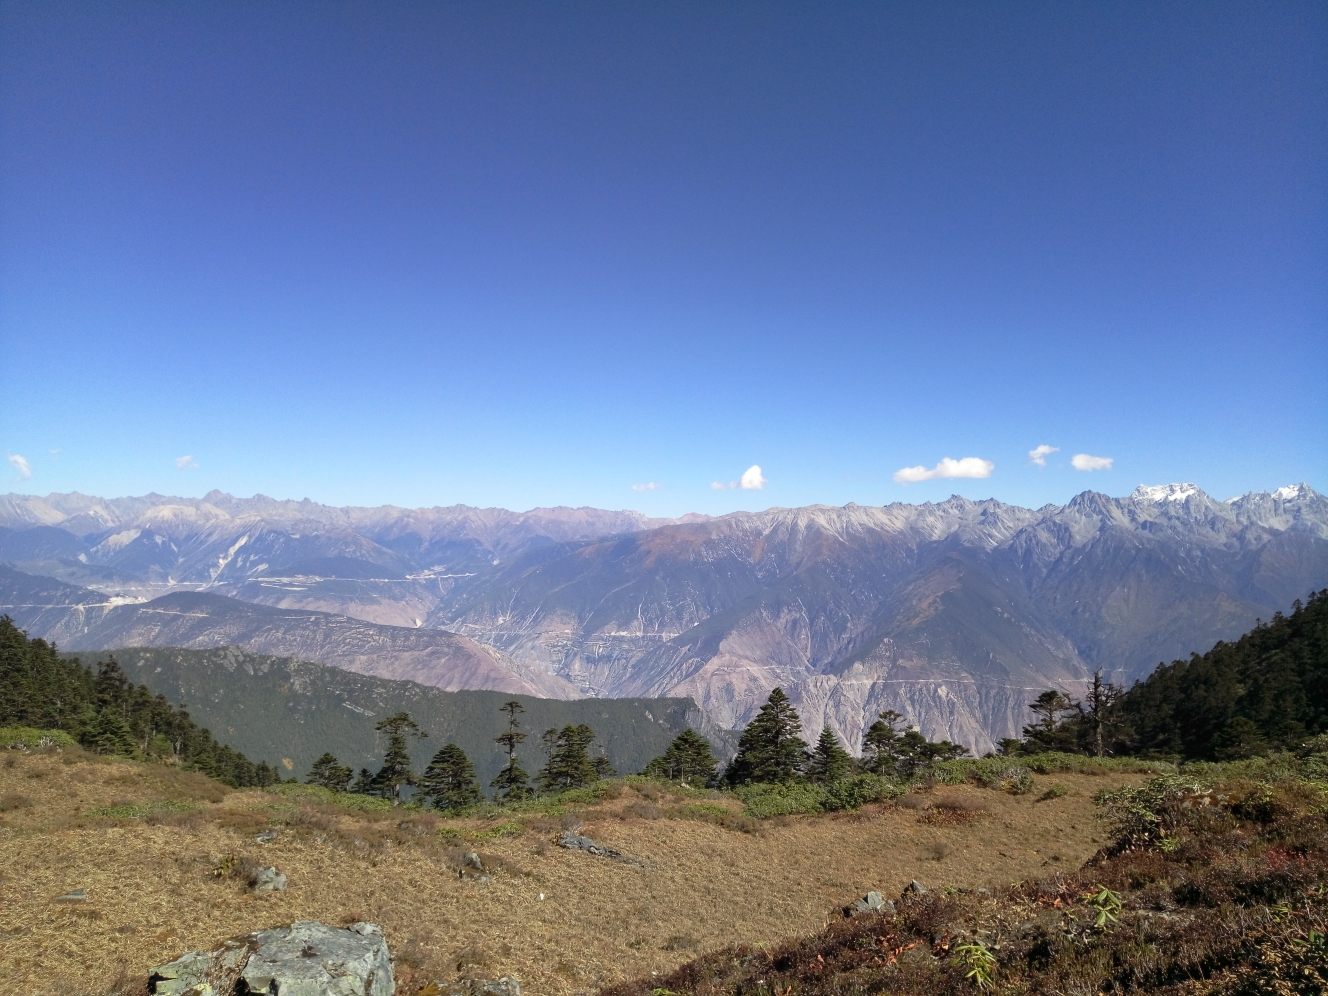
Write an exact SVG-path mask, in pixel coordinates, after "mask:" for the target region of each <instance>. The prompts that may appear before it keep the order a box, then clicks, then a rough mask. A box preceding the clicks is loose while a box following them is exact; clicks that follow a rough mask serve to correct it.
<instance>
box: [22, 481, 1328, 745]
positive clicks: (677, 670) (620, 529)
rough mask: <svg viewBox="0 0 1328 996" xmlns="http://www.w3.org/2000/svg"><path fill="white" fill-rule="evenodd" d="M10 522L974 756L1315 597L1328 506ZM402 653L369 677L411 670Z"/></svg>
mask: <svg viewBox="0 0 1328 996" xmlns="http://www.w3.org/2000/svg"><path fill="white" fill-rule="evenodd" d="M97 527H99V528H97ZM0 529H3V530H5V531H4V532H0V559H4V560H6V561H7V562H9V563H10V564H11V565H13V566H14V567H17V568H18V569H20V570H22V571H25V572H28V573H31V574H40V575H48V576H52V577H60V578H64V579H66V580H68V581H72V582H74V583H76V584H79V585H82V586H91V587H95V588H96V589H98V590H99V591H101V592H106V593H108V594H111V595H116V594H118V595H120V596H122V598H123V599H126V600H127V599H132V598H149V597H151V596H152V595H155V594H160V593H161V592H163V591H170V590H172V589H175V588H186V589H199V590H206V591H208V592H212V593H215V594H225V595H229V596H233V597H235V598H237V599H240V600H242V601H247V602H254V603H260V604H263V605H268V606H271V607H273V608H280V609H308V610H318V611H322V612H324V613H334V614H340V615H346V616H351V617H354V618H356V619H360V620H364V621H366V622H370V623H378V624H391V628H393V629H396V628H400V627H411V628H417V629H420V630H429V629H442V630H446V631H449V632H451V633H455V634H457V636H459V637H468V638H470V639H471V640H473V641H475V643H476V644H482V645H485V646H488V647H492V648H496V652H497V653H498V655H500V656H501V657H503V658H505V659H509V660H511V661H512V662H515V663H516V664H519V665H520V666H521V667H524V668H526V669H528V670H529V672H530V673H532V674H533V673H540V674H544V675H548V676H549V677H550V678H557V679H558V680H559V681H560V682H564V683H566V685H567V686H569V687H571V688H572V689H574V692H573V693H579V694H586V695H595V696H601V697H618V696H650V697H655V696H685V697H692V698H694V699H695V700H696V701H697V702H698V703H700V705H701V706H702V707H703V708H705V709H706V710H707V711H708V712H709V713H710V714H711V715H712V716H714V717H715V719H716V720H717V721H718V722H719V723H720V724H721V725H724V726H729V727H736V726H739V725H741V724H743V723H744V722H746V720H747V719H749V718H750V716H751V715H752V713H753V712H754V710H755V708H756V707H757V706H758V705H759V704H760V702H761V701H763V700H764V698H765V696H766V694H768V692H769V690H770V688H772V687H774V686H775V685H782V686H783V687H784V688H785V689H786V690H787V691H788V692H789V694H790V696H791V697H792V698H793V700H794V702H795V703H796V704H797V706H798V708H799V710H800V712H801V713H802V716H803V719H804V722H805V723H806V725H807V727H808V729H809V730H811V731H816V730H818V729H819V728H820V726H821V725H822V724H824V723H828V724H830V725H831V726H832V727H834V728H835V730H836V731H837V732H838V733H839V734H840V736H841V737H842V738H843V739H844V741H845V742H846V743H847V744H848V745H849V746H850V747H851V748H856V747H857V745H858V743H859V739H860V736H861V732H862V729H863V728H864V726H865V725H866V724H868V723H870V721H871V719H872V718H873V717H874V715H875V714H876V713H877V712H879V711H880V710H881V709H883V708H895V709H898V710H899V711H900V712H902V713H904V714H905V715H906V716H908V717H909V718H910V719H911V720H912V721H913V722H916V723H917V724H919V725H920V726H921V727H922V729H923V730H924V732H927V733H928V734H929V735H931V736H937V737H939V736H945V737H948V738H949V739H954V740H959V741H961V742H964V743H967V744H969V745H970V746H972V747H974V748H975V749H979V750H981V749H985V748H986V747H988V746H990V744H991V743H992V742H993V741H994V740H995V739H996V738H998V737H1001V736H1008V735H1011V734H1013V733H1017V732H1018V729H1019V727H1020V726H1021V725H1022V723H1023V722H1024V721H1025V720H1026V718H1027V711H1026V707H1025V704H1026V703H1027V702H1028V701H1029V699H1030V697H1031V695H1032V694H1036V692H1037V691H1040V690H1042V689H1044V688H1046V687H1049V686H1055V687H1060V688H1064V689H1066V690H1071V691H1073V690H1077V689H1078V688H1079V687H1080V683H1081V682H1082V681H1084V680H1085V679H1086V678H1087V676H1088V675H1089V674H1090V673H1091V671H1092V670H1093V669H1094V668H1097V667H1102V668H1104V669H1106V670H1107V671H1108V672H1109V673H1110V674H1111V675H1112V676H1113V677H1115V678H1116V679H1117V680H1126V681H1129V680H1132V679H1133V678H1136V677H1141V676H1143V675H1145V674H1147V673H1148V672H1149V671H1150V670H1151V669H1152V667H1153V666H1155V665H1156V664H1157V663H1158V662H1159V661H1163V660H1170V659H1173V658H1175V657H1181V656H1188V654H1189V653H1190V652H1191V651H1194V650H1206V649H1207V648H1208V647H1210V646H1212V644H1213V643H1214V642H1216V641H1217V640H1219V639H1230V638H1233V637H1235V636H1238V635H1239V634H1240V633H1242V632H1244V631H1245V630H1247V629H1249V628H1250V626H1251V625H1253V623H1254V621H1255V620H1256V619H1257V618H1259V617H1265V618H1266V617H1269V616H1271V615H1272V613H1273V612H1274V611H1277V610H1279V609H1285V608H1287V607H1288V606H1289V605H1290V603H1291V602H1292V601H1293V600H1294V599H1295V598H1297V597H1304V596H1305V595H1306V594H1307V593H1308V592H1309V591H1311V590H1315V589H1318V588H1322V587H1324V586H1325V585H1328V499H1325V498H1324V496H1322V495H1320V494H1318V493H1317V492H1315V491H1314V490H1313V489H1312V488H1310V487H1309V486H1308V485H1304V484H1302V485H1294V486H1290V487H1286V488H1281V489H1278V490H1277V491H1273V492H1259V493H1252V494H1248V495H1244V496H1242V497H1240V498H1237V499H1233V500H1230V501H1225V502H1223V501H1216V500H1214V499H1212V498H1210V497H1209V496H1208V495H1207V494H1205V493H1204V492H1203V491H1202V490H1201V489H1200V488H1198V487H1197V486H1195V485H1193V484H1188V483H1186V484H1171V485H1161V486H1155V487H1147V486H1141V487H1140V488H1138V489H1136V491H1135V492H1134V493H1133V494H1131V495H1129V496H1127V497H1124V498H1112V497H1109V496H1107V495H1103V494H1099V493H1096V492H1091V491H1090V492H1084V493H1083V494H1080V495H1078V496H1076V497H1075V498H1073V499H1071V500H1070V501H1069V502H1067V503H1066V504H1065V505H1061V506H1055V505H1051V506H1046V507H1044V508H1041V509H1037V510H1031V509H1024V508H1020V507H1018V506H1013V505H1007V504H1004V503H1002V502H998V501H995V500H987V501H970V500H968V499H965V498H960V497H958V496H954V497H952V498H950V499H948V500H946V501H944V502H939V503H935V504H933V503H926V504H922V505H904V504H899V503H896V504H893V505H888V506H884V507H862V506H857V505H852V504H850V505H848V506H845V507H843V508H833V507H828V506H811V507H807V508H798V509H769V510H767V511H765V512H759V513H734V514H731V515H726V516H721V517H717V518H709V517H705V516H689V517H685V519H683V520H668V521H660V520H649V519H646V518H645V517H644V516H641V515H639V514H638V513H626V512H601V511H599V510H593V509H577V510H569V509H552V510H534V511H532V512H529V513H511V512H503V511H502V510H478V509H468V508H465V507H464V506H457V507H454V508H451V509H426V510H405V509H393V508H387V509H328V508H327V507H325V506H319V505H315V504H314V503H312V502H274V501H272V500H271V499H264V498H261V497H256V498H254V499H244V500H241V499H233V498H230V497H229V496H225V495H219V494H218V493H215V492H214V493H212V494H210V495H208V496H207V497H206V498H205V499H203V500H197V499H192V500H186V499H167V498H161V497H159V496H148V497H146V498H136V499H116V500H114V501H103V500H101V499H95V498H89V497H86V496H59V495H55V496H48V497H47V498H44V499H37V498H31V497H27V496H18V495H10V496H7V497H5V498H3V499H0ZM191 579H192V580H191ZM0 611H5V610H3V609H0ZM71 611H76V612H84V613H86V611H87V610H86V609H82V610H72V609H71ZM227 611H230V610H227ZM120 618H128V615H127V614H126V613H121V615H120ZM301 625H302V626H305V627H307V626H308V624H307V623H304V624H301ZM278 628H279V627H278ZM294 629H295V631H298V632H303V630H301V629H300V627H298V626H297V627H295V628H294ZM34 632H37V631H36V630H34ZM273 632H274V633H275V632H276V631H275V630H273ZM106 635H107V636H108V637H109V636H110V633H109V632H107V633H106ZM161 635H162V639H164V638H165V631H163V632H162V634H161ZM269 639H270V640H271V641H272V642H269V643H267V644H265V645H264V646H265V648H266V649H268V650H269V651H271V652H280V653H288V652H289V653H295V652H298V653H300V654H301V656H312V654H307V653H305V652H304V651H303V650H300V651H296V650H294V649H288V648H285V647H280V648H279V637H278V636H276V635H273V636H271V637H270V638H269ZM399 639H400V637H399V636H394V637H393V640H399ZM139 642H155V641H153V640H147V641H139ZM230 642H236V641H230ZM351 642H352V643H353V642H354V641H351ZM392 646H394V647H395V646H396V644H393V645H392ZM394 653H396V650H395V649H393V650H389V651H387V652H386V653H385V655H384V663H383V664H382V665H381V667H380V670H378V671H376V672H375V673H380V674H388V675H392V676H404V675H396V674H395V673H394V672H393V667H394V665H393V664H392V663H391V660H390V659H389V658H391V655H392V654H394ZM316 659H323V658H316ZM402 661H403V666H409V665H408V663H406V662H407V661H408V658H405V657H403V658H402ZM411 676H412V677H417V678H418V680H422V681H429V680H430V678H429V677H428V676H427V674H425V673H424V672H423V671H416V672H414V673H412V675H411ZM434 680H435V681H440V680H443V676H441V675H440V676H439V677H438V678H437V679H434ZM546 694H547V693H546Z"/></svg>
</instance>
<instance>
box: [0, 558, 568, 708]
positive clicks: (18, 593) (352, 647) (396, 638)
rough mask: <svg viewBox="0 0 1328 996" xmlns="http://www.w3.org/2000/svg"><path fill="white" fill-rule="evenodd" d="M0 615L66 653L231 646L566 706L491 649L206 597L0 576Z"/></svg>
mask: <svg viewBox="0 0 1328 996" xmlns="http://www.w3.org/2000/svg"><path fill="white" fill-rule="evenodd" d="M0 611H3V612H5V613H7V614H8V615H10V616H11V617H12V618H13V619H14V621H15V623H16V624H17V625H18V626H19V627H20V628H22V629H24V630H26V631H27V632H28V633H29V635H32V636H41V637H42V638H44V639H47V640H50V641H53V642H55V643H57V644H58V645H59V646H60V647H61V648H62V649H65V650H88V649H102V648H116V647H148V646H157V647H181V648H194V649H207V648H211V647H223V646H239V647H243V648H245V649H246V650H249V651H253V652H256V653H263V652H265V651H272V652H275V653H278V654H282V655H289V656H295V657H301V658H303V659H307V660H316V661H321V662H323V663H325V664H331V665H335V666H336V667H339V668H344V669H345V670H347V671H354V672H357V673H359V674H366V675H378V676H381V677H389V678H397V679H401V678H405V679H412V680H419V679H423V682H424V683H425V684H429V685H433V686H435V687H437V688H441V689H444V690H447V691H460V690H462V689H492V690H495V691H502V692H508V693H513V694H522V695H534V696H539V697H541V698H553V699H575V698H580V697H581V695H580V693H579V692H578V691H577V689H576V688H575V687H574V686H572V685H570V684H569V683H568V682H567V681H565V680H564V679H562V678H560V677H559V676H558V675H555V674H550V673H548V672H547V671H543V670H539V669H532V668H529V667H527V666H525V665H523V664H521V663H520V662H518V661H514V660H512V659H511V658H510V657H508V656H507V655H506V654H503V653H502V652H501V651H498V650H495V649H494V648H493V647H488V646H483V645H480V644H477V643H475V641H473V640H470V639H468V638H466V637H463V636H457V635H456V634H454V633H448V632H446V631H444V630H437V629H405V628H402V627H397V626H380V625H376V624H374V623H367V622H364V621H363V620H360V619H351V618H350V617H348V616H342V615H335V614H333V613H328V612H311V611H309V610H306V609H274V608H271V607H269V606H266V605H255V604H252V603H249V602H242V601H239V600H237V599H234V598H226V597H225V596H223V595H217V594H213V593H210V592H197V591H177V592H171V593H170V594H168V595H163V596H162V597H161V598H156V599H153V600H151V601H149V602H133V601H125V600H124V599H117V598H109V599H108V598H106V597H105V596H104V595H101V594H100V593H98V592H94V591H92V590H91V589H88V588H78V587H76V586H74V585H68V584H65V583H64V582H62V581H57V580H55V579H53V578H42V577H36V576H33V575H28V574H24V573H22V572H20V571H15V570H13V569H11V568H8V567H4V566H0Z"/></svg>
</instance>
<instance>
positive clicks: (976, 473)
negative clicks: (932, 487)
mask: <svg viewBox="0 0 1328 996" xmlns="http://www.w3.org/2000/svg"><path fill="white" fill-rule="evenodd" d="M995 469H996V465H995V464H994V463H992V462H991V461H990V460H983V459H982V458H981V457H964V458H963V459H962V460H952V459H950V457H946V458H945V459H944V460H942V461H941V462H940V463H938V464H937V465H936V466H935V467H933V468H932V469H931V470H928V469H927V468H926V467H923V466H921V465H919V466H917V467H904V468H903V469H902V470H896V471H895V480H896V481H898V482H899V483H900V484H916V483H917V482H918V481H932V480H935V479H936V478H938V477H990V476H991V472H992V471H993V470H995Z"/></svg>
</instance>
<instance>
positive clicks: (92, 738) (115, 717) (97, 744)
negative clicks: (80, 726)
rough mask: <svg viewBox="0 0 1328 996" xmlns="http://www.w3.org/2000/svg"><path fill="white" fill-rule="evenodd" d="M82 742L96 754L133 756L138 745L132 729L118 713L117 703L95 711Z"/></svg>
mask: <svg viewBox="0 0 1328 996" xmlns="http://www.w3.org/2000/svg"><path fill="white" fill-rule="evenodd" d="M83 742H84V743H85V744H86V745H87V746H88V747H90V748H91V749H92V750H94V751H96V752H97V753H98V754H119V755H121V756H123V757H133V756H134V753H135V750H136V748H137V746H138V745H137V744H136V743H135V742H134V734H133V731H131V730H130V729H129V724H128V723H127V722H126V721H125V719H124V717H123V716H122V715H120V707H119V706H117V705H108V706H104V707H103V708H102V710H101V711H100V712H99V713H97V717H96V719H94V720H93V721H92V726H91V727H90V728H89V729H88V731H87V734H86V735H85V736H84V739H83Z"/></svg>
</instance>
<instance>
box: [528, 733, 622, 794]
mask: <svg viewBox="0 0 1328 996" xmlns="http://www.w3.org/2000/svg"><path fill="white" fill-rule="evenodd" d="M541 739H542V740H543V741H544V749H545V751H546V752H547V754H548V758H549V761H548V763H547V764H546V765H545V766H544V767H543V768H541V769H540V771H539V773H538V774H537V775H536V776H535V778H536V782H537V783H538V785H539V787H540V790H541V791H542V792H563V791H565V790H567V789H571V788H582V787H583V786H586V785H590V784H592V783H593V782H596V781H598V780H599V771H598V770H597V769H596V765H595V761H594V760H593V759H592V758H591V756H590V745H591V743H593V742H594V740H595V731H594V730H592V729H591V728H590V727H589V726H587V725H586V724H585V723H580V724H578V725H576V726H572V725H570V724H569V725H567V726H564V727H563V728H562V729H561V730H554V729H550V730H546V731H545V733H544V736H543V737H542V738H541ZM607 760H608V759H607V758H605V761H606V762H607Z"/></svg>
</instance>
